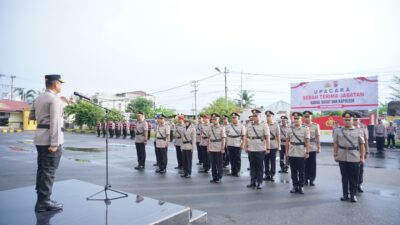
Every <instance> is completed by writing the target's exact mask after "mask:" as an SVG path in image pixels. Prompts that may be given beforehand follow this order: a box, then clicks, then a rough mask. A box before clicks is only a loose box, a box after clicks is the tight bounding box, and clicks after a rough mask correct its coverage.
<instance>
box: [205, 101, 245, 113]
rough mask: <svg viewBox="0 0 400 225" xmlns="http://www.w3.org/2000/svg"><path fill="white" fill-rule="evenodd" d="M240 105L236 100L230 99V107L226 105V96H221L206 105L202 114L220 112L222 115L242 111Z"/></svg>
mask: <svg viewBox="0 0 400 225" xmlns="http://www.w3.org/2000/svg"><path fill="white" fill-rule="evenodd" d="M240 111H241V110H240V107H238V106H237V105H236V103H235V101H232V100H230V99H228V107H225V98H224V97H219V98H217V99H216V100H214V101H213V102H212V103H211V104H210V105H209V106H207V107H205V108H204V109H203V110H202V111H201V113H202V114H208V115H210V114H211V113H214V112H216V113H218V114H219V115H220V116H222V115H224V114H226V115H230V114H231V113H232V112H240Z"/></svg>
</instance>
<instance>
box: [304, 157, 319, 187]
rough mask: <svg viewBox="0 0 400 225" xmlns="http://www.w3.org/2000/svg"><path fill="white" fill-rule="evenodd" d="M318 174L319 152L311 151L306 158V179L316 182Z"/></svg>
mask: <svg viewBox="0 0 400 225" xmlns="http://www.w3.org/2000/svg"><path fill="white" fill-rule="evenodd" d="M316 176H317V152H309V157H308V159H306V181H307V180H310V181H312V182H314V180H315V177H316Z"/></svg>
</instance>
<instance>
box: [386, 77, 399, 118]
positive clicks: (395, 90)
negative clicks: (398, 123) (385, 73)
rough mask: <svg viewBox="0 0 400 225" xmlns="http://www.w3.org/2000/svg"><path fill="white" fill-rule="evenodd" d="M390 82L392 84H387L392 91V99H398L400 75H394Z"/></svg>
mask: <svg viewBox="0 0 400 225" xmlns="http://www.w3.org/2000/svg"><path fill="white" fill-rule="evenodd" d="M392 83H393V84H392V85H389V88H390V89H391V90H392V91H393V93H392V100H393V101H400V76H398V75H395V76H394V77H393V80H392ZM386 111H387V110H386Z"/></svg>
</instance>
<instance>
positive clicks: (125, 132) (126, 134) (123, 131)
mask: <svg viewBox="0 0 400 225" xmlns="http://www.w3.org/2000/svg"><path fill="white" fill-rule="evenodd" d="M122 134H123V135H124V138H126V136H128V131H127V130H126V129H123V130H122Z"/></svg>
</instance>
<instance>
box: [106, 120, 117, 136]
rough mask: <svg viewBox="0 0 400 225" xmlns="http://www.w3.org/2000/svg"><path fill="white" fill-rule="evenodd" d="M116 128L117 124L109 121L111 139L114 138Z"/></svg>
mask: <svg viewBox="0 0 400 225" xmlns="http://www.w3.org/2000/svg"><path fill="white" fill-rule="evenodd" d="M114 128H115V124H114V123H113V121H109V122H108V133H109V134H110V138H112V137H113V136H114Z"/></svg>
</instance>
